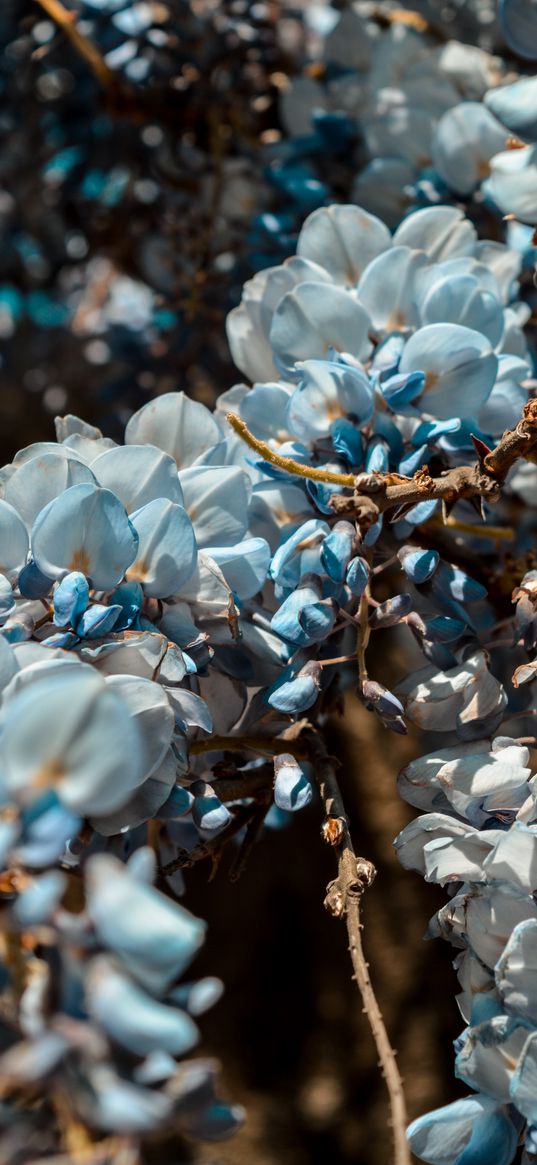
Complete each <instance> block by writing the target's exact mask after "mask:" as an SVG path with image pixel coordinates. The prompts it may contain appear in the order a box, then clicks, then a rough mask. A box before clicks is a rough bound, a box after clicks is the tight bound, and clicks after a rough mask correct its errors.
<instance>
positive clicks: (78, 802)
mask: <svg viewBox="0 0 537 1165" xmlns="http://www.w3.org/2000/svg"><path fill="white" fill-rule="evenodd" d="M3 713H4V717H5V721H4V726H3V737H2V742H3V769H4V781H5V784H6V787H7V788H8V789H9V790H10V791H11V793H12V794H13V795H14V796H15V797H17V798H21V799H22V800H23V801H26V800H27V799H30V800H31V799H35V798H36V797H37V796H39V795H40V793H41V792H42V790H43V789H49V788H50V789H54V790H55V791H56V793H57V795H58V798H59V799H60V801H61V803H62V805H64V806H66V807H67V808H68V809H69V810H71V811H73V812H76V813H81V814H89V813H99V812H101V813H105V812H107V811H109V810H112V809H114V808H116V807H117V806H119V805H120V804H121V803H122V802H124V801H126V800H127V797H128V795H129V793H130V791H131V790H132V789H133V788H134V787H135V786H136V785H137V784H138V783H139V781H140V780H141V778H142V776H143V772H142V771H141V762H142V755H143V753H142V749H141V747H140V746H141V740H140V734H139V731H138V728H137V726H136V724H135V722H134V721H133V720H132V719H131V717H130V716H129V711H128V708H127V707H126V705H125V704H124V702H123V701H122V700H121V699H120V697H119V696H118V695H116V694H115V693H114V692H112V691H111V690H110V689H109V688H108V687H107V685H106V684H105V683H104V681H103V680H102V679H101V677H100V676H99V675H97V674H96V673H95V672H92V671H91V670H90V669H89V668H80V674H77V673H76V670H75V669H73V668H71V667H67V668H65V669H63V668H60V669H59V670H58V673H57V674H56V675H52V674H50V675H47V676H43V677H42V678H38V677H37V676H36V678H35V680H34V681H33V682H30V683H28V684H27V685H26V686H25V687H24V688H23V690H21V691H20V692H18V693H16V694H15V695H14V696H13V698H12V699H10V700H6V701H5V704H4V709H3ZM51 724H53V725H54V732H51V731H50V725H51Z"/></svg>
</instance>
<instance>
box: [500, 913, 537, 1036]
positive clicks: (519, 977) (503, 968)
mask: <svg viewBox="0 0 537 1165" xmlns="http://www.w3.org/2000/svg"><path fill="white" fill-rule="evenodd" d="M494 973H495V977H496V985H497V988H498V991H499V993H500V997H501V999H502V1001H503V1004H504V1006H505V1008H506V1010H507V1011H509V1012H511V1014H514V1015H520V1016H521V1017H522V1019H527V1020H528V1021H529V1022H530V1023H531V1024H533V1025H534V1026H537V921H536V920H535V919H533V918H529V919H527V921H526V922H519V924H518V926H515V929H514V930H513V933H512V935H511V936H510V938H509V940H508V942H507V945H506V947H505V949H504V951H503V953H502V955H501V957H500V959H499V961H498V963H497V964H496V967H495V971H494Z"/></svg>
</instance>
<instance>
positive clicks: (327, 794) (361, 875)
mask: <svg viewBox="0 0 537 1165" xmlns="http://www.w3.org/2000/svg"><path fill="white" fill-rule="evenodd" d="M308 743H309V745H310V750H311V754H312V757H313V760H314V765H315V770H316V775H317V781H318V784H319V790H320V794H321V798H322V801H323V805H324V810H325V814H326V816H325V820H324V823H323V837H324V839H325V841H327V842H328V843H329V844H330V845H332V846H333V847H334V848H335V850H336V852H337V861H338V875H337V878H335V879H334V881H333V882H330V883H329V885H328V887H327V894H326V898H325V903H324V904H325V906H326V908H327V910H329V911H330V913H331V914H333V915H334V917H335V918H344V919H345V923H346V926H347V935H348V939H349V951H350V956H351V960H352V966H353V972H354V975H353V978H354V979H355V981H356V984H357V987H358V990H359V992H360V995H361V997H362V1003H363V1007H364V1012H365V1014H366V1016H367V1019H368V1022H369V1026H370V1028H371V1032H372V1035H373V1039H374V1041H375V1045H376V1048H377V1052H378V1057H379V1063H380V1067H381V1069H382V1074H383V1076H384V1079H385V1081H386V1087H387V1089H388V1095H389V1099H390V1110H391V1127H392V1135H393V1142H394V1165H411V1156H410V1150H409V1147H408V1142H407V1138H406V1124H407V1116H406V1105H405V1097H404V1092H403V1083H402V1080H401V1076H400V1074H399V1069H398V1067H397V1061H396V1058H395V1052H394V1050H393V1048H392V1046H391V1044H390V1040H389V1037H388V1033H387V1031H386V1027H385V1024H384V1020H383V1018H382V1014H381V1011H380V1007H379V1005H378V1002H377V999H376V996H375V992H374V990H373V985H372V983H371V978H370V975H369V968H368V964H367V962H366V959H365V955H364V949H363V945H362V934H361V932H362V929H363V923H362V921H361V916H360V908H361V901H362V894H363V893H364V890H366V889H367V888H368V887H369V886H371V884H372V882H373V880H374V878H375V874H376V870H375V867H374V865H373V864H372V862H370V861H368V860H367V858H359V857H357V856H356V854H355V852H354V846H353V844H352V840H351V836H350V832H349V823H348V819H347V814H346V811H345V806H344V804H343V798H342V796H341V791H340V788H339V784H338V781H337V777H336V773H335V762H334V761H333V759H332V758H331V757H329V756H328V754H327V752H326V749H325V747H324V744H323V742H322V740H321V739H320V737H319V736H318V735H317V734H316V733H314V732H310V733H308Z"/></svg>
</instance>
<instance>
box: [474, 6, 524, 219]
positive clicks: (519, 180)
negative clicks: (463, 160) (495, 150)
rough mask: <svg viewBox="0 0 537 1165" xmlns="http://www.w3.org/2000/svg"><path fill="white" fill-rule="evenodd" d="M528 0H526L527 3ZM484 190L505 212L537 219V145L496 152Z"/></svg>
mask: <svg viewBox="0 0 537 1165" xmlns="http://www.w3.org/2000/svg"><path fill="white" fill-rule="evenodd" d="M525 2H526V0H524V3H525ZM483 193H484V194H486V195H487V197H488V198H491V199H492V201H493V202H494V203H495V204H496V206H497V207H498V208H499V210H500V211H501V212H502V214H514V215H515V217H516V218H518V219H520V221H521V222H525V223H532V224H534V223H536V222H537V146H527V147H526V148H525V149H523V150H506V151H505V152H504V153H503V154H496V157H495V158H493V159H492V162H491V167H490V178H487V179H486V181H485V182H484V183H483Z"/></svg>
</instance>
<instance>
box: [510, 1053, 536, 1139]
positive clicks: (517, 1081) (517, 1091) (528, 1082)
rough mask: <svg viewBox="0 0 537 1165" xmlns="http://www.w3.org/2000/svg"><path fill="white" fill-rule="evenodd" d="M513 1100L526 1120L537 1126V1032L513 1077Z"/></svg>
mask: <svg viewBox="0 0 537 1165" xmlns="http://www.w3.org/2000/svg"><path fill="white" fill-rule="evenodd" d="M511 1100H512V1102H513V1104H514V1105H515V1107H516V1108H517V1109H518V1111H519V1112H521V1113H522V1116H525V1117H526V1120H529V1121H530V1122H531V1124H537V1032H534V1033H533V1034H532V1035H530V1036H529V1039H528V1040H527V1042H526V1045H525V1047H524V1050H523V1052H522V1055H521V1057H520V1060H519V1062H518V1065H517V1068H516V1071H515V1073H514V1075H513V1079H512V1081H511Z"/></svg>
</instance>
